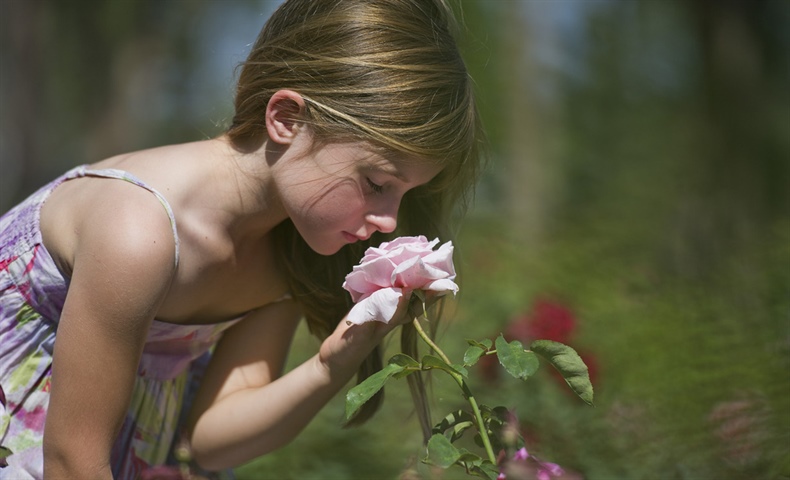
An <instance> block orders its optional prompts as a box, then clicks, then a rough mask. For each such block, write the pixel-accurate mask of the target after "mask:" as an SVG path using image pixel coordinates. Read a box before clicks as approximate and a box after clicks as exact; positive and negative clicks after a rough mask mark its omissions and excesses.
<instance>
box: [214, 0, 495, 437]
mask: <svg viewBox="0 0 790 480" xmlns="http://www.w3.org/2000/svg"><path fill="white" fill-rule="evenodd" d="M456 28H457V27H456V26H455V23H454V20H453V15H452V12H451V10H450V8H449V7H448V5H446V4H445V3H444V1H442V0H376V1H370V0H288V1H286V2H285V3H284V4H283V5H282V6H280V7H279V8H278V9H277V11H275V13H274V14H273V15H272V17H271V18H270V19H269V21H268V22H267V23H266V25H265V26H264V28H263V30H262V31H261V33H260V35H259V36H258V39H257V41H256V43H255V45H254V46H253V48H252V51H251V52H250V54H249V57H248V58H247V60H246V62H244V63H243V65H242V69H241V73H240V75H239V82H238V88H237V93H236V99H235V115H234V118H233V123H232V125H231V127H230V128H229V130H228V132H227V134H228V136H229V138H230V139H231V141H232V143H233V144H234V146H236V148H238V149H240V150H246V149H250V148H252V149H256V148H259V147H260V146H261V145H262V144H263V142H265V140H266V138H267V137H266V128H265V117H264V113H265V111H266V106H267V104H268V101H269V99H270V98H271V96H272V95H273V94H274V93H275V92H276V91H278V90H280V89H289V90H293V91H296V92H298V93H299V94H300V95H302V97H303V98H304V99H305V109H304V111H303V113H302V116H300V118H298V119H295V120H297V121H300V122H304V123H306V124H307V125H309V128H310V131H311V134H312V135H313V137H314V140H315V146H316V148H320V146H321V145H325V144H327V143H332V142H349V141H351V142H355V141H358V142H365V143H366V144H369V145H371V146H374V147H376V148H379V149H381V150H382V151H383V152H386V153H389V154H392V157H393V158H405V159H409V160H406V161H415V162H417V161H421V162H432V163H434V164H436V165H440V166H441V167H442V170H441V173H439V174H438V175H437V176H436V177H435V178H434V179H433V180H432V181H431V182H429V183H428V184H427V185H424V186H421V187H418V188H415V189H413V190H411V191H409V192H408V193H407V194H406V195H405V196H404V198H403V200H402V203H401V206H400V209H399V215H398V229H397V231H396V232H395V233H394V234H393V235H389V236H387V235H382V234H376V235H374V236H373V237H371V239H370V240H369V241H367V242H362V243H357V244H353V245H348V246H346V247H344V248H343V249H341V251H340V252H338V253H337V254H335V255H332V256H329V257H323V256H321V255H319V254H317V253H315V252H313V251H312V250H311V249H310V248H309V247H308V246H307V244H306V243H305V242H304V241H303V240H302V239H301V237H300V236H299V234H298V233H297V232H296V230H295V228H294V227H293V224H292V223H291V222H290V221H285V222H283V223H282V224H280V225H279V226H278V227H276V228H275V231H274V232H273V234H274V237H275V240H276V242H277V243H276V245H277V247H276V248H278V249H279V250H280V253H281V254H282V255H281V267H282V268H283V270H284V271H285V272H286V273H288V274H289V276H290V283H291V289H292V294H293V295H294V296H295V298H296V299H297V301H299V302H300V303H301V305H302V307H303V309H304V311H305V316H306V319H307V322H308V325H309V327H310V330H311V332H312V333H313V334H315V335H316V336H318V337H319V338H322V339H323V338H325V337H326V336H328V335H329V334H330V333H331V332H332V331H333V330H334V328H335V327H336V325H337V323H338V322H339V321H340V320H341V319H342V318H343V317H344V316H345V314H346V313H347V312H348V310H349V308H350V307H351V299H350V297H349V295H348V294H347V293H346V292H345V291H344V290H343V289H342V288H341V285H342V283H343V279H344V277H345V275H346V274H347V273H348V272H350V271H351V268H352V267H353V265H355V264H356V263H357V262H358V261H359V260H360V258H361V257H362V253H363V251H364V250H365V248H367V247H368V246H370V245H378V243H380V242H382V241H385V240H387V239H388V238H391V237H393V236H401V235H418V234H422V235H426V236H428V237H429V238H433V237H435V236H438V237H440V238H441V239H442V240H443V241H444V240H448V239H450V238H451V237H452V235H451V234H452V232H451V230H450V228H449V223H450V219H451V217H452V216H453V214H454V213H459V212H462V211H463V210H464V209H465V207H466V205H467V203H468V197H469V195H470V194H471V190H472V187H473V185H474V183H475V181H476V179H477V176H478V173H479V170H480V149H479V145H480V144H481V141H482V130H481V126H480V121H479V118H478V113H477V109H476V107H475V101H474V94H473V85H472V81H471V79H470V77H469V75H468V73H467V70H466V66H465V65H464V62H463V59H462V58H461V55H460V53H459V51H458V48H457V46H456V43H455V39H454V31H455V29H456ZM409 327H410V326H409ZM409 327H404V328H403V332H402V343H403V347H404V348H405V349H406V350H407V351H410V352H413V353H415V354H416V343H415V341H414V339H415V336H414V334H413V333H414V332H413V329H411V328H409ZM379 350H380V349H377V351H376V352H374V353H373V354H372V355H371V356H370V357H369V358H368V359H367V360H366V361H365V362H364V364H363V365H362V367H361V368H360V371H359V375H358V380H359V381H361V380H362V379H364V378H366V377H367V376H369V375H370V374H372V373H375V372H376V371H377V370H378V369H380V368H381V354H380V351H379ZM408 378H409V379H410V380H411V381H410V386H411V387H412V393H413V396H414V398H415V403H416V404H417V406H418V407H419V408H418V412H419V413H420V419H421V423H422V424H423V429H424V431H425V433H426V434H427V433H429V431H430V425H429V422H430V418H429V414H428V411H427V403H426V401H425V395H424V389H423V386H422V381H421V379H420V378H419V377H418V376H415V375H410V376H409V377H408ZM380 403H381V396H377V397H376V399H374V400H372V401H369V402H368V403H367V404H366V405H364V406H363V408H362V409H361V410H360V412H359V414H358V415H357V416H356V417H355V418H354V419H352V421H351V422H350V423H351V424H354V423H362V422H364V421H365V420H367V419H368V418H369V417H370V416H372V414H373V412H375V410H376V409H377V408H378V406H379V404H380Z"/></svg>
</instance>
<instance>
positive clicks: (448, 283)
mask: <svg viewBox="0 0 790 480" xmlns="http://www.w3.org/2000/svg"><path fill="white" fill-rule="evenodd" d="M422 289H423V290H430V291H432V292H437V293H439V294H445V293H447V292H453V295H455V294H457V293H458V285H456V283H455V282H454V281H452V280H450V279H449V278H443V279H441V280H435V281H433V282H431V283H429V284H427V285H424V286H423V287H422Z"/></svg>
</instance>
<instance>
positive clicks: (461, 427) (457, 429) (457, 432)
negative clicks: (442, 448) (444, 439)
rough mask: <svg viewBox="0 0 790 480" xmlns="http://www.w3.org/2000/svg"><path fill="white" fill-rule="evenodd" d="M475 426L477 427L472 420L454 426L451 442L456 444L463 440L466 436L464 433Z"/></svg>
mask: <svg viewBox="0 0 790 480" xmlns="http://www.w3.org/2000/svg"><path fill="white" fill-rule="evenodd" d="M474 426H475V422H473V421H471V420H469V421H466V422H461V423H457V424H455V425H453V427H452V428H453V431H452V433H451V434H450V441H451V442H454V441H456V440H458V439H459V438H461V437H462V436H463V435H464V432H465V431H466V430H467V429H468V428H471V427H474Z"/></svg>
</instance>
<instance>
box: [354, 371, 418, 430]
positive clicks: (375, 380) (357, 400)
mask: <svg viewBox="0 0 790 480" xmlns="http://www.w3.org/2000/svg"><path fill="white" fill-rule="evenodd" d="M403 370H404V367H403V366H402V365H398V364H397V363H390V364H388V365H387V366H385V367H384V368H382V369H381V370H379V371H378V372H376V373H374V374H373V375H371V376H369V377H368V378H366V379H365V380H364V381H363V382H362V383H360V384H359V385H357V386H355V387H354V388H352V389H351V390H349V391H348V393H347V394H346V419H349V418H351V416H352V415H354V413H356V411H357V410H359V407H361V406H362V405H363V404H364V403H365V402H367V401H368V400H370V398H371V397H372V396H373V395H375V394H376V392H378V391H379V390H381V387H383V386H384V384H385V383H387V380H389V378H390V377H391V376H393V375H395V374H396V373H400V372H402V371H403Z"/></svg>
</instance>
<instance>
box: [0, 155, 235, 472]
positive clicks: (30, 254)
mask: <svg viewBox="0 0 790 480" xmlns="http://www.w3.org/2000/svg"><path fill="white" fill-rule="evenodd" d="M83 176H93V177H103V178H111V179H120V180H125V181H128V182H131V183H133V184H135V185H138V186H140V187H142V188H145V189H146V190H149V191H150V192H151V193H153V194H154V195H156V196H157V198H159V200H160V202H161V203H162V205H163V206H164V207H165V210H167V214H168V215H169V217H170V222H171V224H172V226H173V235H174V236H175V240H176V252H175V262H176V266H177V265H178V234H177V231H176V223H175V217H174V216H173V212H172V210H171V208H170V205H169V204H168V203H167V201H166V200H165V198H164V197H162V195H161V194H159V192H157V191H156V190H154V189H152V188H150V187H149V186H147V185H145V184H144V183H143V182H141V181H140V180H138V179H136V178H135V177H133V176H132V175H131V174H129V173H127V172H124V171H120V170H89V169H88V168H87V167H86V166H80V167H76V168H74V169H72V170H70V171H68V172H67V173H65V174H64V175H62V176H61V177H59V178H57V179H55V180H54V181H53V182H51V183H49V184H48V185H46V186H44V187H43V188H41V189H40V190H39V191H37V192H36V193H34V194H33V195H31V196H30V197H29V198H28V199H27V200H25V201H24V202H22V203H21V204H19V205H18V206H16V207H14V208H13V209H12V210H11V211H9V212H7V213H6V214H5V215H3V216H2V217H0V388H1V389H0V447H3V448H4V449H7V450H6V452H7V451H8V450H10V452H11V454H10V456H8V458H7V462H8V465H7V466H5V467H0V478H4V479H5V478H9V479H14V480H18V479H19V480H21V479H28V478H34V479H38V478H42V476H43V473H42V470H43V457H42V440H43V435H44V419H45V417H46V413H47V406H48V404H49V386H50V379H51V367H52V349H53V346H54V344H55V341H56V340H55V339H56V337H57V328H58V321H59V319H60V313H61V310H62V309H63V304H64V301H65V299H66V292H67V290H68V286H69V279H68V278H67V277H65V276H64V275H63V274H62V273H61V272H60V271H59V270H58V268H57V267H56V266H55V263H54V261H53V260H52V257H51V256H50V255H49V253H48V252H47V250H46V248H45V247H44V245H43V244H42V241H41V231H40V229H39V213H40V210H41V206H42V205H43V204H44V202H45V201H46V199H47V197H48V196H49V194H50V193H51V192H52V190H54V189H55V187H57V186H58V185H60V184H61V183H62V182H64V181H66V180H70V179H73V178H79V177H83ZM236 321H238V320H233V321H229V322H224V323H220V324H215V325H175V324H170V323H165V322H160V321H154V322H153V324H152V326H151V329H150V331H149V334H148V338H147V340H146V344H145V348H144V351H143V356H142V359H141V361H140V365H139V367H138V376H137V380H136V383H135V386H134V392H133V394H132V399H131V404H130V406H129V411H128V413H127V415H126V420H125V422H124V425H123V428H122V430H121V433H120V434H119V435H118V438H117V439H116V441H115V444H114V447H113V451H112V469H113V474H114V476H115V478H116V479H135V478H139V477H140V476H141V475H142V472H144V471H145V470H146V469H147V468H148V467H149V466H152V465H162V464H165V463H168V462H170V463H172V449H173V446H174V443H175V442H176V441H177V440H178V432H179V429H180V427H179V425H180V422H181V420H182V415H183V414H184V413H185V410H186V408H185V405H187V404H188V403H189V401H190V399H191V397H192V394H193V393H194V385H195V384H196V383H197V381H198V377H199V375H200V374H201V372H202V368H201V366H203V365H205V362H206V361H207V360H208V356H209V355H210V353H209V350H210V348H211V347H212V346H213V345H214V344H216V342H217V341H218V340H219V338H220V336H221V335H222V332H223V331H224V330H225V329H227V328H229V327H230V326H231V325H233V324H234V323H235V322H236ZM0 464H2V462H0Z"/></svg>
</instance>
